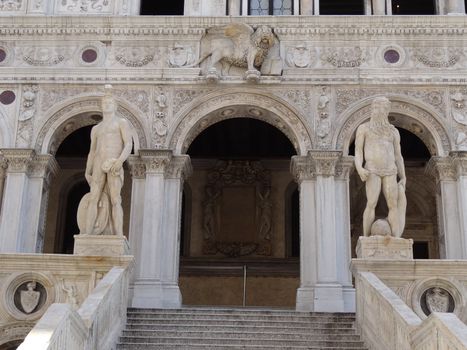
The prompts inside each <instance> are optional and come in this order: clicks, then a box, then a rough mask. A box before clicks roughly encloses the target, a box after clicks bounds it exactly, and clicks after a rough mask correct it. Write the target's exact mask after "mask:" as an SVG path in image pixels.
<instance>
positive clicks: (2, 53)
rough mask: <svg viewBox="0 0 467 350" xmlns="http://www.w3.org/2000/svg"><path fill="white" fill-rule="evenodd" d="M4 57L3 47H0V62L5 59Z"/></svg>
mask: <svg viewBox="0 0 467 350" xmlns="http://www.w3.org/2000/svg"><path fill="white" fill-rule="evenodd" d="M5 59H6V51H5V50H4V49H0V63H2V62H3V61H5Z"/></svg>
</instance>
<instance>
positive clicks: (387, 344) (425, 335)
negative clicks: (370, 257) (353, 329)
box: [355, 272, 467, 350]
mask: <svg viewBox="0 0 467 350" xmlns="http://www.w3.org/2000/svg"><path fill="white" fill-rule="evenodd" d="M355 287H356V297H357V315H356V317H357V329H358V330H359V332H360V334H361V336H362V338H363V340H364V341H365V343H366V344H367V346H368V347H369V348H370V349H375V350H376V349H377V350H411V349H413V350H422V349H432V348H433V349H448V348H449V349H452V350H461V349H467V335H466V334H467V326H466V325H465V324H464V323H462V322H461V321H460V320H459V319H458V318H457V316H456V315H454V314H442V313H435V314H433V315H430V317H428V318H427V319H426V320H424V321H422V320H421V319H420V317H418V316H417V314H415V312H413V311H412V309H410V308H409V307H408V306H407V305H406V304H405V303H404V302H403V301H402V300H401V299H400V298H399V297H398V296H397V295H396V293H394V292H393V291H392V290H391V289H390V288H389V287H387V286H386V285H385V284H384V283H383V282H382V281H381V280H380V279H379V278H378V277H376V275H375V274H373V273H371V272H359V273H357V274H356V276H355ZM437 344H446V345H447V344H449V346H441V347H439V346H438V345H437Z"/></svg>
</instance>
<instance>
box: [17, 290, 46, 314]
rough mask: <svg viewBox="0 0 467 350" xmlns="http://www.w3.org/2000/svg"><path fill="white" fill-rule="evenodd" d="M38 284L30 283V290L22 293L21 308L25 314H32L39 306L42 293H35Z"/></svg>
mask: <svg viewBox="0 0 467 350" xmlns="http://www.w3.org/2000/svg"><path fill="white" fill-rule="evenodd" d="M35 288H36V283H34V282H31V283H28V290H22V291H21V293H20V302H21V306H22V307H23V310H24V312H25V313H27V314H30V313H31V312H33V311H34V309H35V308H36V307H37V305H38V304H39V298H40V297H41V293H40V292H37V291H35V290H34V289H35Z"/></svg>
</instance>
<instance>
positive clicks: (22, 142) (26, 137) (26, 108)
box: [16, 85, 39, 148]
mask: <svg viewBox="0 0 467 350" xmlns="http://www.w3.org/2000/svg"><path fill="white" fill-rule="evenodd" d="M38 90H39V88H38V86H37V85H25V86H23V95H22V101H21V109H20V114H19V118H18V132H17V136H16V146H17V147H23V148H27V147H29V146H30V145H31V141H32V134H33V129H34V120H33V117H34V115H35V114H36V106H37V103H36V99H37V92H38Z"/></svg>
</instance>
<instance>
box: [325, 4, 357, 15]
mask: <svg viewBox="0 0 467 350" xmlns="http://www.w3.org/2000/svg"><path fill="white" fill-rule="evenodd" d="M319 14H320V15H364V14H365V9H364V6H363V0H320V3H319Z"/></svg>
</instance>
